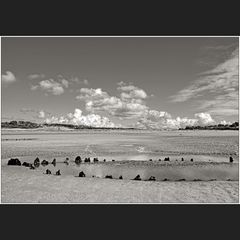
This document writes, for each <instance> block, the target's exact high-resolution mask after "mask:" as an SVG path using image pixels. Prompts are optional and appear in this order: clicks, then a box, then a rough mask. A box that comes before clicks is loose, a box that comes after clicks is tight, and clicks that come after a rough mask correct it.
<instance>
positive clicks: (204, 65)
mask: <svg viewBox="0 0 240 240" xmlns="http://www.w3.org/2000/svg"><path fill="white" fill-rule="evenodd" d="M1 202H2V203H5V204H16V203H20V204H48V203H49V204H60V203H64V204H97V203H101V204H122V203H123V204H169V203H171V204H179V203H180V204H189V203H191V204H210V203H218V204H220V203H221V204H229V203H239V37H234V36H201V37H200V36H182V37H181V36H12V37H11V36H4V37H1Z"/></svg>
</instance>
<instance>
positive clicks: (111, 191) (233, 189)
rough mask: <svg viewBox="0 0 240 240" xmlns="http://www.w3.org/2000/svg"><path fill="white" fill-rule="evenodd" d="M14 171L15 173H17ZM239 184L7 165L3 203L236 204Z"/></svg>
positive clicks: (4, 174)
mask: <svg viewBox="0 0 240 240" xmlns="http://www.w3.org/2000/svg"><path fill="white" fill-rule="evenodd" d="M16 168H18V170H17V171H16ZM238 189H239V182H238V181H212V182H205V181H203V182H202V181H201V182H146V181H144V182H143V181H134V180H115V179H100V178H78V177H74V176H55V175H45V174H43V173H42V172H41V171H35V170H30V169H28V168H24V167H16V166H7V167H5V168H4V171H2V197H1V201H2V203H237V202H238V201H239V199H238V196H239V193H238Z"/></svg>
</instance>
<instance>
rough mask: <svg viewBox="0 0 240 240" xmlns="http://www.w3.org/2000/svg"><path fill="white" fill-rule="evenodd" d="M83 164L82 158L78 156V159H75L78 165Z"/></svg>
mask: <svg viewBox="0 0 240 240" xmlns="http://www.w3.org/2000/svg"><path fill="white" fill-rule="evenodd" d="M81 162H82V159H81V157H80V156H77V157H76V158H75V163H76V164H80V163H81Z"/></svg>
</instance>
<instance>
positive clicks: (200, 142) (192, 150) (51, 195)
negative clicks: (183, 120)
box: [1, 131, 239, 203]
mask: <svg viewBox="0 0 240 240" xmlns="http://www.w3.org/2000/svg"><path fill="white" fill-rule="evenodd" d="M16 139H17V140H16ZM2 140H3V141H2V154H1V157H2V159H1V160H2V161H1V191H2V202H3V203H12V202H18V203H50V202H52V203H54V202H55V203H102V202H103V203H182V202H184V203H188V202H189V203H208V202H209V203H224V202H226V203H235V202H238V201H239V199H238V196H239V182H238V169H239V161H238V158H239V156H238V132H236V131H235V132H232V131H186V132H184V131H175V132H146V131H139V132H135V131H131V132H126V131H110V132H105V131H79V132H71V133H68V132H56V133H52V132H49V133H46V132H41V133H37V132H36V131H19V132H17V131H9V132H6V131H5V132H2ZM230 154H231V155H232V156H233V159H234V163H233V164H230V163H229V155H230ZM77 155H80V156H81V157H82V158H84V157H91V159H92V158H93V157H99V159H100V161H101V162H99V163H96V164H93V163H91V164H82V165H81V166H80V167H79V168H72V167H73V164H74V163H73V160H74V159H75V157H76V156H77ZM37 156H38V157H39V158H40V160H41V161H42V160H43V159H46V160H48V161H52V160H53V158H56V159H57V162H58V161H60V162H62V161H63V160H64V159H65V158H66V157H69V159H70V164H69V166H68V167H65V165H64V164H63V163H62V166H63V167H60V165H58V163H57V166H56V168H53V167H52V166H46V167H44V168H43V167H40V168H39V169H37V170H30V169H29V168H26V167H22V166H21V167H16V166H7V160H9V159H10V158H13V157H17V158H19V160H20V161H21V162H22V163H23V162H24V161H26V162H33V161H34V159H35V158H36V157H37ZM166 156H170V159H171V162H164V161H163V158H164V157H166ZM182 157H184V159H185V161H184V162H181V161H180V159H181V158H182ZM192 157H193V159H194V162H193V163H192V162H190V158H192ZM104 158H106V159H107V162H106V163H103V162H102V161H103V159H104ZM149 158H152V159H153V161H151V162H150V161H148V160H149ZM159 158H161V160H162V161H161V162H159V161H158V159H159ZM112 159H115V160H116V161H115V162H111V160H112ZM176 159H178V161H176ZM140 160H141V161H140ZM146 160H147V161H146ZM101 166H104V168H102V167H101ZM49 167H51V170H52V169H54V171H53V173H55V170H56V171H57V170H58V169H59V168H60V169H61V173H62V175H61V176H55V175H46V174H43V172H45V171H46V169H47V168H49ZM89 167H90V168H89ZM116 169H121V171H122V170H124V169H125V170H126V169H129V172H130V173H131V174H130V173H129V175H128V178H127V176H125V175H124V174H125V170H124V171H123V172H118V171H117V170H116ZM149 169H150V170H149ZM80 170H84V172H86V173H87V177H86V178H79V177H74V176H76V175H77V173H79V171H80ZM90 170H91V171H90ZM110 170H111V171H110ZM165 170H166V171H165ZM179 170H181V171H179ZM88 171H89V172H88ZM114 171H115V172H114ZM138 171H140V172H138ZM148 171H150V172H148ZM164 172H165V173H166V174H170V175H168V177H169V176H170V177H169V178H172V180H174V179H175V181H166V182H164V181H161V179H160V181H159V179H158V176H157V174H160V176H161V178H163V177H164V178H165V177H166V176H164ZM205 173H207V175H206V174H205ZM91 174H96V177H95V178H92V177H91ZM105 174H110V175H111V174H113V177H118V175H119V174H121V175H123V180H117V179H105V178H104V176H105ZM114 174H116V176H115V175H114ZM137 174H140V175H141V177H143V178H144V179H143V180H145V179H146V178H148V177H149V174H150V175H151V174H156V175H155V176H156V178H157V179H156V180H157V181H155V182H149V181H134V180H130V179H129V177H132V176H133V175H134V176H136V175H137ZM144 174H145V175H144ZM181 174H185V176H182V175H181ZM191 174H192V175H191ZM199 174H200V175H199ZM202 174H204V176H205V177H206V178H205V180H206V179H214V178H218V180H217V181H204V179H203V178H202V179H201V177H202V176H203V175H202ZM190 175H191V176H190ZM173 176H174V177H173ZM180 178H186V181H181V182H180V181H177V179H180ZM198 178H200V179H201V180H203V181H193V180H194V179H198ZM228 178H229V179H231V181H226V180H227V179H228Z"/></svg>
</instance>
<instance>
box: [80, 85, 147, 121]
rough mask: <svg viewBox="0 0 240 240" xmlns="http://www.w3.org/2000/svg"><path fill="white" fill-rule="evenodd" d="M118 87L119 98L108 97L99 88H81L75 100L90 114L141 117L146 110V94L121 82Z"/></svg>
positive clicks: (129, 117) (128, 117)
mask: <svg viewBox="0 0 240 240" xmlns="http://www.w3.org/2000/svg"><path fill="white" fill-rule="evenodd" d="M118 85H119V87H118V91H119V92H120V96H119V97H115V96H110V95H109V94H108V93H107V92H104V91H103V90H102V89H101V88H96V89H93V88H81V89H80V90H79V92H80V95H78V96H77V97H76V99H78V100H81V101H84V102H85V107H86V110H87V111H89V112H92V113H94V112H107V113H108V114H110V115H112V116H116V117H119V118H122V119H124V118H127V119H131V118H137V117H140V116H142V115H143V113H144V112H145V111H146V110H147V109H148V107H147V106H146V104H145V101H144V100H145V99H146V98H147V94H146V92H145V91H144V90H142V89H140V88H138V87H135V86H133V85H127V84H125V83H123V82H120V83H119V84H118Z"/></svg>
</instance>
